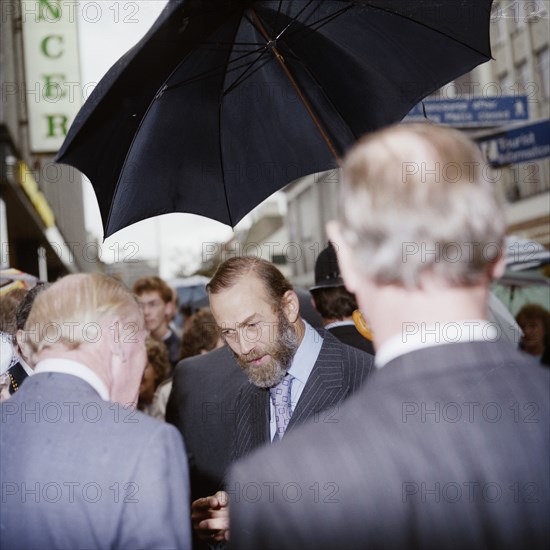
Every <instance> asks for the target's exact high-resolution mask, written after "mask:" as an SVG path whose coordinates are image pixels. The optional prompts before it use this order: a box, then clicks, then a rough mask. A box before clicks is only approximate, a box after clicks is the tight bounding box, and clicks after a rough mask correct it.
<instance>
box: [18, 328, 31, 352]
mask: <svg viewBox="0 0 550 550" xmlns="http://www.w3.org/2000/svg"><path fill="white" fill-rule="evenodd" d="M28 339H29V337H28V336H27V334H26V333H25V331H24V330H21V329H18V330H17V332H16V333H15V342H16V343H17V347H18V348H19V351H20V352H21V354H22V355H23V359H30V358H31V357H32V348H31V346H30V344H29V340H28Z"/></svg>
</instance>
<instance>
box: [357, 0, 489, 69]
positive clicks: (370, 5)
mask: <svg viewBox="0 0 550 550" xmlns="http://www.w3.org/2000/svg"><path fill="white" fill-rule="evenodd" d="M353 3H354V4H356V5H357V4H360V5H363V6H366V7H369V8H372V9H374V10H379V11H383V12H386V13H389V14H391V15H395V16H397V17H401V18H402V19H406V20H407V21H412V22H413V23H416V24H417V25H421V26H422V27H426V28H427V29H430V30H431V31H434V32H436V33H438V34H441V35H443V36H445V37H446V38H450V39H451V40H454V41H455V42H456V43H457V44H461V45H462V46H464V47H466V48H468V49H470V50H472V51H474V52H476V53H478V54H479V55H481V56H483V57H487V53H485V52H482V51H480V50H478V49H477V48H473V47H472V46H470V44H466V43H465V42H464V41H462V40H459V39H458V38H456V37H454V36H451V35H449V34H447V33H445V32H443V31H442V30H440V29H438V28H436V27H432V26H431V25H427V24H426V23H424V22H422V21H418V20H417V19H415V18H414V17H410V16H408V15H403V14H402V13H399V12H397V11H393V10H390V9H388V8H382V7H380V6H374V5H372V4H371V3H370V2H369V1H368V0H367V1H364V0H354V1H353ZM488 59H490V56H489V58H488Z"/></svg>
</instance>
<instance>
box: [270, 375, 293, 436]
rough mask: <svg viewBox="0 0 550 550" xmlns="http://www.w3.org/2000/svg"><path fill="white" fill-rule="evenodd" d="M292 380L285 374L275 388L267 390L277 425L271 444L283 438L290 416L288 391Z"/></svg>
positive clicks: (290, 376) (290, 407) (290, 408)
mask: <svg viewBox="0 0 550 550" xmlns="http://www.w3.org/2000/svg"><path fill="white" fill-rule="evenodd" d="M293 380H294V376H292V375H291V374H288V373H287V374H286V375H285V377H284V378H283V379H282V380H281V381H280V382H279V383H278V384H277V385H276V386H273V387H272V388H270V389H269V393H270V394H271V401H273V406H274V407H275V423H276V425H277V430H276V431H275V436H274V437H273V442H275V441H278V440H279V439H282V438H283V435H284V434H285V431H286V427H287V426H288V423H289V422H290V417H291V416H292V406H291V403H290V389H291V388H292V381H293Z"/></svg>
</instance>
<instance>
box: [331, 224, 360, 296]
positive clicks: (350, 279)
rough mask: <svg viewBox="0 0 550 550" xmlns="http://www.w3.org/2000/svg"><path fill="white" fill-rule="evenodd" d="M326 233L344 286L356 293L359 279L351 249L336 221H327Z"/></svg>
mask: <svg viewBox="0 0 550 550" xmlns="http://www.w3.org/2000/svg"><path fill="white" fill-rule="evenodd" d="M327 234H328V237H329V239H330V241H331V242H332V244H333V246H334V249H335V250H336V255H337V256H338V266H339V267H340V273H341V274H342V279H344V283H345V284H346V288H347V289H348V290H349V291H350V292H351V293H353V294H356V293H357V289H358V288H360V280H361V279H360V277H359V274H358V273H357V267H356V264H355V261H354V259H353V251H352V250H351V248H350V247H349V246H348V245H347V244H346V242H345V241H344V239H343V238H342V233H341V231H340V225H339V223H338V222H337V221H335V220H333V221H330V222H328V223H327Z"/></svg>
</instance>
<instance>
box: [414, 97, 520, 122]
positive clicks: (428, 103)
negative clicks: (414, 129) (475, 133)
mask: <svg viewBox="0 0 550 550" xmlns="http://www.w3.org/2000/svg"><path fill="white" fill-rule="evenodd" d="M423 104H424V108H425V109H426V116H427V118H428V120H430V121H431V122H434V123H436V124H447V125H450V126H457V127H461V128H462V127H468V126H475V127H493V126H502V125H505V124H510V123H511V122H519V121H523V120H529V104H528V102H527V96H526V95H517V96H506V97H490V98H472V99H426V100H424V102H423ZM424 108H423V106H422V103H419V104H417V105H416V106H415V107H414V108H413V109H412V110H411V111H410V112H409V114H408V115H407V116H406V117H405V118H404V121H405V122H419V121H424V120H426V117H425V116H424Z"/></svg>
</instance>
